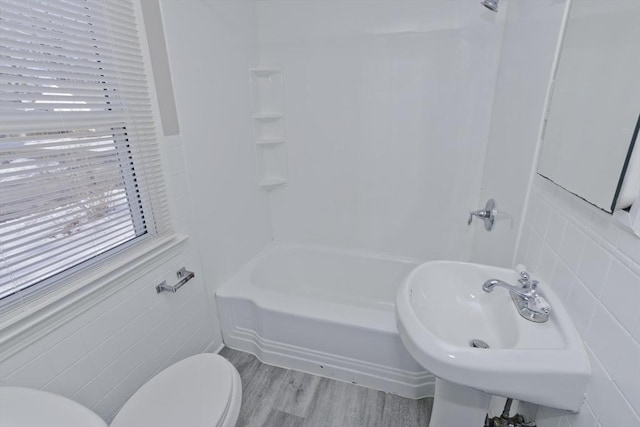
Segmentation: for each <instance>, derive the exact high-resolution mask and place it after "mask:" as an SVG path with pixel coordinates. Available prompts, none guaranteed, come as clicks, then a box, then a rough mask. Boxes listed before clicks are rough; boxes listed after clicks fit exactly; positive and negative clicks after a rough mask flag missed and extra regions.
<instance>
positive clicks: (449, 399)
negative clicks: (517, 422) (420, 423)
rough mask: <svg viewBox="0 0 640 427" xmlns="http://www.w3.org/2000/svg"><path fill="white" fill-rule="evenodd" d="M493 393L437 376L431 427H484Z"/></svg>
mask: <svg viewBox="0 0 640 427" xmlns="http://www.w3.org/2000/svg"><path fill="white" fill-rule="evenodd" d="M490 400H491V395H490V394H487V393H484V392H482V391H479V390H473V389H471V388H468V387H464V386H461V385H458V384H454V383H451V382H449V381H446V380H443V379H440V378H436V393H435V397H434V399H433V412H432V413H431V421H430V422H429V427H452V426H469V427H482V426H484V419H485V416H486V415H487V411H488V409H489V401H490Z"/></svg>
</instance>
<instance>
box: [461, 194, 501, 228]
mask: <svg viewBox="0 0 640 427" xmlns="http://www.w3.org/2000/svg"><path fill="white" fill-rule="evenodd" d="M497 214H498V210H497V209H496V203H495V202H494V201H493V199H489V200H488V201H487V204H486V205H485V207H484V209H478V210H475V211H471V212H469V220H468V221H467V225H471V221H473V217H474V216H477V217H478V218H480V219H482V221H483V222H484V228H485V230H487V231H491V229H492V228H493V223H494V222H495V220H496V215H497Z"/></svg>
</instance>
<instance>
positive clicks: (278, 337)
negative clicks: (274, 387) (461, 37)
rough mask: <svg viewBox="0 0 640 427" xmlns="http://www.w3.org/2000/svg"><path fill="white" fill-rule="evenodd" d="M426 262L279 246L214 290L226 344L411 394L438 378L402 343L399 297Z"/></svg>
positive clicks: (275, 361)
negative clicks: (405, 281) (396, 310)
mask: <svg viewBox="0 0 640 427" xmlns="http://www.w3.org/2000/svg"><path fill="white" fill-rule="evenodd" d="M419 263H420V261H417V260H408V259H402V258H394V257H386V256H377V255H369V254H362V253H359V252H354V251H347V250H339V249H329V248H322V247H315V246H305V245H297V244H288V243H277V242H276V243H273V244H271V245H270V246H268V247H267V248H266V249H265V250H263V251H262V252H261V253H260V254H259V255H258V256H256V257H255V258H254V259H253V260H251V261H250V262H249V263H248V264H247V265H245V266H244V267H243V268H242V269H241V270H240V271H239V272H238V273H237V274H236V275H235V276H234V277H232V278H231V279H230V280H229V281H228V282H227V283H225V284H224V285H223V286H222V287H221V288H220V289H219V290H218V291H217V292H216V301H217V305H218V312H219V315H220V320H221V324H222V335H223V338H224V342H225V344H226V345H227V346H229V347H231V348H234V349H237V350H242V351H246V352H249V353H253V354H255V355H256V356H257V357H258V358H259V359H260V360H262V361H263V362H265V363H267V364H271V365H276V366H282V367H285V368H290V369H296V370H300V371H305V372H309V373H312V374H316V375H320V376H324V377H329V378H335V379H339V380H342V381H348V382H352V383H356V384H361V385H363V386H366V387H370V388H374V389H378V390H383V391H386V392H389V393H394V394H398V395H401V396H404V397H409V398H414V399H416V398H421V397H425V396H433V393H434V385H435V378H434V377H433V375H432V374H430V373H429V372H427V371H425V370H424V368H422V367H421V366H420V365H418V363H417V362H416V361H415V360H414V359H413V358H412V357H411V356H410V355H409V353H408V352H407V350H406V349H405V348H404V346H403V344H402V342H401V341H400V337H399V335H398V331H397V329H396V321H395V313H394V304H395V303H394V301H395V296H396V290H397V288H398V286H399V285H400V283H401V282H402V280H403V279H404V278H405V277H406V276H407V275H408V274H409V272H410V271H411V270H412V269H413V268H415V267H416V266H417V265H418V264H419Z"/></svg>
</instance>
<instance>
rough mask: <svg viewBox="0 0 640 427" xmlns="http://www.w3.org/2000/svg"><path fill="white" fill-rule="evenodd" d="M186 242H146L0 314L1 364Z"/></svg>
mask: <svg viewBox="0 0 640 427" xmlns="http://www.w3.org/2000/svg"><path fill="white" fill-rule="evenodd" d="M187 239H188V237H187V236H183V235H171V236H167V237H163V238H159V239H154V240H151V241H149V242H143V243H141V244H140V245H139V246H138V247H137V248H135V249H133V248H132V250H131V251H127V253H125V254H122V256H117V257H114V258H113V259H112V260H110V262H109V263H108V264H109V265H108V267H106V266H104V267H100V268H97V269H95V270H93V271H90V272H87V273H85V274H80V275H78V276H77V277H76V278H74V279H72V280H71V281H70V282H69V283H68V284H67V285H65V286H64V287H63V288H61V289H60V290H59V291H56V292H53V293H52V294H50V295H46V296H43V297H42V298H39V299H37V300H35V301H32V302H30V303H27V304H25V305H23V306H21V307H20V306H19V307H15V308H13V309H11V310H8V312H7V313H2V314H0V361H2V360H4V359H6V358H7V357H9V356H11V355H12V354H14V353H16V352H18V351H20V350H21V349H23V348H24V347H26V346H28V345H30V344H31V343H33V342H35V341H36V340H38V339H40V338H42V337H43V336H45V335H47V334H48V333H50V332H52V331H54V330H55V329H57V328H58V327H60V326H61V325H63V324H64V323H66V322H67V321H69V320H71V319H72V318H74V317H76V316H78V315H79V314H80V313H82V312H84V311H86V310H88V309H90V308H91V307H93V306H95V305H97V304H98V303H100V302H101V301H104V300H105V299H106V298H108V297H109V296H110V295H112V294H114V293H116V292H118V291H119V290H121V289H123V288H125V287H127V286H128V285H129V284H130V283H132V282H133V281H134V280H136V279H137V278H139V277H140V276H141V275H144V274H145V273H147V272H148V271H149V270H150V269H151V268H152V267H153V265H154V264H157V263H160V262H163V261H164V260H165V259H168V258H171V257H172V256H174V255H175V254H176V253H177V252H178V251H179V249H180V248H181V247H182V246H183V245H184V243H185V242H186V240H187Z"/></svg>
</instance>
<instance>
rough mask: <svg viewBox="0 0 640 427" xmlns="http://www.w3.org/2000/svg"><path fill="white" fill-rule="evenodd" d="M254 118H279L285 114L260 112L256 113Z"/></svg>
mask: <svg viewBox="0 0 640 427" xmlns="http://www.w3.org/2000/svg"><path fill="white" fill-rule="evenodd" d="M253 118H254V119H256V120H278V119H281V118H283V116H282V114H280V113H260V114H254V115H253Z"/></svg>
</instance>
